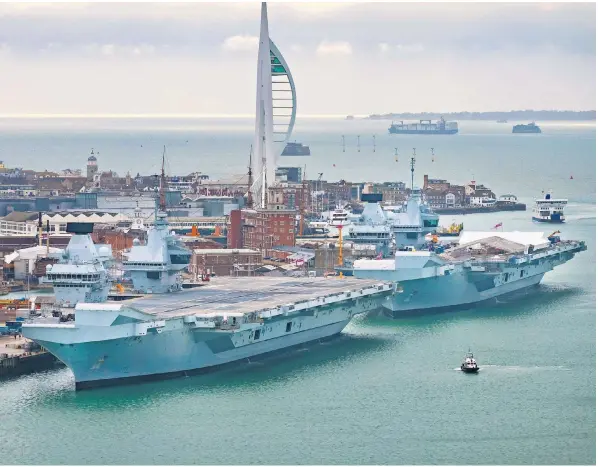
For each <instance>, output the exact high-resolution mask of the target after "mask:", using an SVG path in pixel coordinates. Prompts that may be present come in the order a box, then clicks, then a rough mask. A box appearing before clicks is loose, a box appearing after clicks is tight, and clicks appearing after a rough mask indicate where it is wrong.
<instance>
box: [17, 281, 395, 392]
mask: <svg viewBox="0 0 598 467" xmlns="http://www.w3.org/2000/svg"><path fill="white" fill-rule="evenodd" d="M321 282H326V281H324V280H323V281H321ZM339 284H342V283H340V282H339ZM296 287H298V289H297V290H301V289H300V288H299V287H300V285H296ZM347 287H348V286H347ZM335 289H339V288H338V287H332V288H331V289H326V288H324V289H322V290H335ZM339 290H343V291H342V292H341V293H340V294H338V295H330V294H329V295H326V296H325V297H324V296H322V297H316V298H314V305H313V306H312V307H306V308H304V307H302V308H300V309H299V310H297V308H294V309H295V310H297V311H294V312H292V313H291V314H284V313H282V314H281V313H280V312H278V315H275V316H274V317H269V318H265V319H263V320H262V321H260V322H255V323H253V324H251V325H249V327H246V325H245V324H241V325H238V324H234V322H233V324H232V325H226V326H224V325H223V327H219V328H217V329H216V328H214V326H208V327H204V326H199V327H198V326H196V325H195V321H194V319H193V317H194V315H191V316H188V315H183V316H176V317H172V318H170V319H165V320H160V319H158V320H149V321H147V319H146V318H144V316H145V315H140V314H139V313H140V312H139V311H135V310H134V309H133V308H126V306H125V305H118V306H116V305H109V306H107V307H108V308H107V309H102V308H96V307H93V306H91V310H87V309H77V310H76V312H75V323H74V324H71V323H58V322H57V321H51V320H50V322H48V321H47V320H46V321H40V322H38V323H26V324H25V325H23V335H24V336H26V337H27V338H29V339H32V340H34V341H35V342H37V343H38V344H40V345H41V346H42V347H44V348H45V349H47V350H48V351H49V352H51V353H52V354H53V355H55V356H56V357H57V358H58V359H59V360H60V361H62V362H63V363H64V364H65V365H66V366H68V367H69V368H70V369H71V370H72V372H73V374H74V376H75V383H76V388H77V389H84V388H91V387H96V386H109V385H113V384H122V383H124V382H134V381H138V380H148V379H163V378H172V377H177V376H185V375H190V374H195V373H203V372H210V371H213V370H215V369H217V368H220V367H223V366H226V365H230V364H233V363H239V362H246V361H247V359H251V358H255V357H258V356H259V357H261V356H264V355H268V354H271V353H274V352H278V351H282V350H287V349H289V348H293V347H295V346H298V345H303V344H307V343H309V342H312V341H317V340H320V339H326V338H330V337H332V336H335V335H338V334H339V333H341V332H342V331H343V329H344V328H345V327H346V325H347V324H348V323H349V321H350V320H351V318H352V317H353V316H355V315H357V314H360V313H366V312H368V311H371V310H373V309H376V308H379V307H381V305H382V303H383V302H386V301H388V300H390V297H391V295H392V293H393V287H392V285H391V284H377V285H375V287H374V286H372V287H370V288H369V289H367V288H366V289H351V290H349V291H347V290H345V288H344V287H343V288H340V289H339ZM181 294H183V292H181ZM229 298H230V297H229ZM145 300H149V298H146V299H145ZM330 300H337V301H338V303H337V302H335V304H332V302H331V304H326V303H327V301H330ZM216 303H219V302H216ZM87 306H88V307H90V305H87ZM123 306H124V307H125V308H122V307H123ZM285 306H286V305H285ZM294 306H295V305H293V307H294ZM296 306H297V307H301V306H302V305H301V304H297V305H296ZM115 307H116V308H115ZM115 310H116V311H115ZM170 312H171V313H172V312H173V311H170ZM174 312H175V313H176V310H175V311H174ZM232 312H233V310H229V311H228V313H227V314H229V313H232ZM268 313H269V312H268ZM233 316H234V314H233ZM140 320H141V321H140Z"/></svg>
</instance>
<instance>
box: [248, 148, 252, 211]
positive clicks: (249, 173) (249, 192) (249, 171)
mask: <svg viewBox="0 0 598 467" xmlns="http://www.w3.org/2000/svg"><path fill="white" fill-rule="evenodd" d="M252 155H253V144H252V145H251V147H250V148H249V167H248V169H249V170H248V171H247V175H248V177H247V207H248V208H249V209H251V208H252V207H253V197H252V196H251V185H253V172H252V171H251V156H252Z"/></svg>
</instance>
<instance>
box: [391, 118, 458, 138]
mask: <svg viewBox="0 0 598 467" xmlns="http://www.w3.org/2000/svg"><path fill="white" fill-rule="evenodd" d="M388 132H389V133H390V134H391V135H455V134H457V133H458V132H459V127H458V125H457V122H446V121H445V120H444V118H442V117H440V120H439V121H438V122H436V123H432V120H420V121H419V123H403V121H402V120H401V121H400V122H398V123H394V122H392V124H391V125H390V128H389V129H388Z"/></svg>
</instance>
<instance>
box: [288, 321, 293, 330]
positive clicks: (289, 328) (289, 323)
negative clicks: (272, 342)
mask: <svg viewBox="0 0 598 467" xmlns="http://www.w3.org/2000/svg"><path fill="white" fill-rule="evenodd" d="M292 327H293V322H292V321H289V322H288V323H287V332H291V328H292Z"/></svg>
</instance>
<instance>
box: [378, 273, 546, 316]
mask: <svg viewBox="0 0 598 467" xmlns="http://www.w3.org/2000/svg"><path fill="white" fill-rule="evenodd" d="M543 277H544V273H539V274H536V275H533V276H528V277H525V278H523V279H520V280H516V281H513V282H512V283H506V284H501V285H498V286H496V285H495V284H494V282H493V281H491V280H490V279H491V278H489V277H488V278H484V279H482V280H480V281H479V282H477V283H476V282H470V281H469V280H467V279H466V278H465V277H464V275H461V274H454V275H450V276H440V277H437V278H433V279H420V280H414V281H407V282H402V283H401V286H402V289H403V292H402V293H400V294H397V295H395V297H394V299H393V301H392V306H389V307H387V306H385V314H386V315H387V316H390V317H392V318H402V317H407V316H414V315H421V314H436V313H444V312H450V311H459V310H465V309H470V308H474V307H475V306H477V305H480V304H487V303H496V299H497V298H498V297H501V296H503V297H506V296H508V295H515V294H516V293H518V292H519V293H522V292H525V291H526V290H528V289H530V288H531V287H533V286H536V285H538V284H539V283H540V281H541V280H542V278H543Z"/></svg>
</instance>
